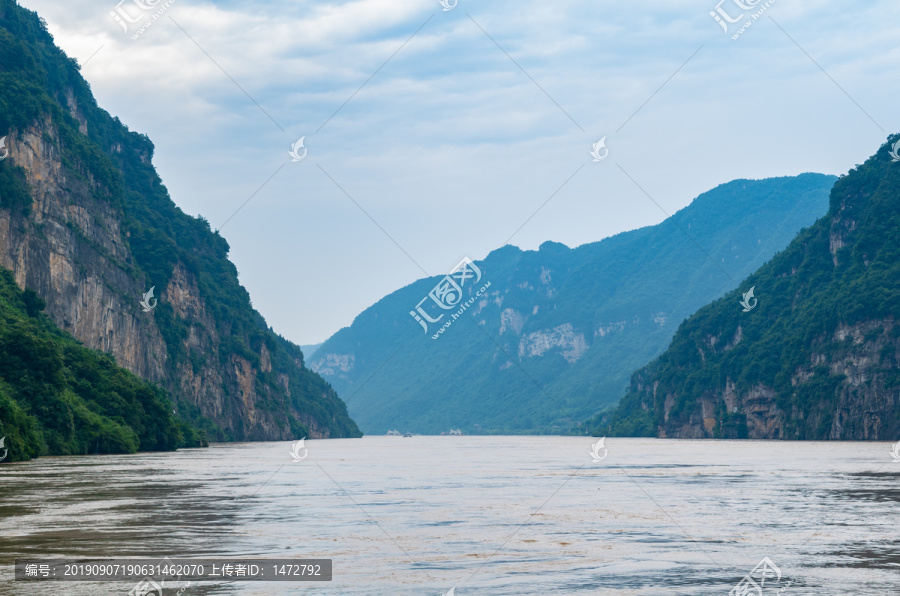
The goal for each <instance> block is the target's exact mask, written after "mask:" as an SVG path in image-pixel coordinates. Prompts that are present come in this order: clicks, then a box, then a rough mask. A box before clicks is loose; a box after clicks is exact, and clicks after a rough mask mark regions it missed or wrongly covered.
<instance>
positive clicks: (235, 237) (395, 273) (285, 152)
mask: <svg viewBox="0 0 900 596" xmlns="http://www.w3.org/2000/svg"><path fill="white" fill-rule="evenodd" d="M444 2H445V5H443V6H442V4H441V3H440V2H439V0H351V1H336V2H322V1H319V0H290V1H288V0H271V1H261V2H255V1H243V2H230V1H225V2H202V1H201V2H198V1H192V0H123V1H122V2H118V0H109V1H106V0H103V1H101V2H97V1H96V0H91V1H90V2H88V0H70V1H68V2H60V1H59V0H20V3H21V4H22V5H23V6H26V7H27V8H30V9H32V10H35V11H37V12H38V14H39V15H40V16H42V17H43V18H44V19H45V20H46V21H47V24H48V28H49V30H50V32H51V33H52V34H53V36H54V38H55V40H56V43H57V44H58V45H59V46H60V47H61V48H62V49H63V50H65V51H66V53H67V54H68V55H69V56H71V57H73V58H75V59H76V60H78V62H79V63H80V64H81V65H82V74H83V76H84V77H85V78H86V79H87V81H88V82H89V83H90V85H91V88H92V90H93V93H94V96H95V97H96V99H97V101H98V103H99V104H100V106H101V107H103V108H105V109H106V110H108V111H109V112H110V113H111V114H113V115H115V116H118V117H119V118H120V119H121V120H122V122H124V123H125V124H126V125H127V126H128V127H129V128H131V129H132V130H135V131H138V132H142V133H145V134H147V135H148V136H149V137H150V139H151V140H152V141H153V142H154V144H155V146H156V151H155V155H154V159H153V162H154V165H155V166H156V168H157V170H158V171H159V174H160V176H161V177H162V179H163V182H164V184H165V185H166V187H167V188H168V190H169V193H170V195H171V196H172V199H173V200H174V201H175V203H176V204H178V205H179V207H181V208H182V209H183V210H184V211H185V212H187V213H189V214H191V215H201V216H203V217H205V218H206V219H207V220H209V222H210V224H211V225H212V227H213V228H214V229H220V230H221V234H222V235H223V236H224V237H225V238H226V239H227V240H228V242H229V244H230V246H231V253H230V257H231V260H232V261H233V262H234V263H235V265H236V266H237V268H238V271H239V275H240V280H241V283H243V284H244V286H245V287H246V288H247V289H248V291H249V292H250V295H251V297H252V300H253V304H254V306H255V307H256V308H257V309H258V310H259V311H260V312H261V313H262V314H263V315H264V316H265V317H266V319H267V321H268V322H269V324H270V325H271V326H272V327H273V328H274V329H275V330H276V331H277V332H279V333H281V334H282V335H284V336H285V337H287V338H288V339H291V340H293V341H295V342H297V343H300V344H313V343H318V342H321V341H323V340H325V339H327V338H328V337H329V336H331V335H332V334H333V333H334V332H336V331H337V330H338V329H340V328H342V327H345V326H348V325H349V324H350V323H351V322H352V321H353V319H354V318H355V317H356V315H358V314H359V313H360V312H362V311H363V310H364V309H365V308H367V307H368V306H370V305H372V304H374V303H375V302H376V301H378V300H379V299H381V298H382V297H384V296H385V295H387V294H389V293H391V292H393V291H394V290H396V289H398V288H400V287H403V286H405V285H407V284H409V283H412V282H413V281H415V280H416V279H419V278H422V277H425V276H426V275H443V274H446V273H448V272H449V271H450V270H451V269H452V268H453V266H454V265H456V264H457V263H458V262H459V261H460V260H461V259H462V258H463V257H469V258H471V259H475V260H477V259H482V258H484V257H485V256H487V254H488V253H490V252H491V251H492V250H495V249H497V248H499V247H501V246H503V245H505V244H514V245H516V246H519V247H520V248H522V249H525V250H534V249H537V248H538V246H540V244H542V243H543V242H545V241H548V240H552V241H555V242H562V243H564V244H566V245H568V246H570V247H575V246H578V245H580V244H584V243H587V242H595V241H598V240H600V239H602V238H604V237H607V236H610V235H613V234H616V233H619V232H622V231H625V230H630V229H634V228H638V227H642V226H646V225H653V224H656V223H659V222H660V221H662V220H663V219H664V218H665V217H666V216H667V214H672V213H674V212H675V211H677V210H678V209H680V208H682V207H684V206H686V205H687V204H688V203H690V201H691V200H692V199H693V198H694V197H696V196H697V195H698V194H700V193H702V192H705V191H706V190H709V189H711V188H714V187H715V186H717V185H719V184H722V183H725V182H728V181H730V180H734V179H737V178H750V179H758V178H766V177H772V176H787V175H796V174H800V173H803V172H821V173H826V174H838V175H839V174H842V173H845V172H847V170H849V169H850V168H852V167H853V166H854V165H856V164H858V163H862V162H863V161H864V160H865V159H866V158H867V157H868V156H869V155H871V154H872V153H874V151H875V150H876V149H877V148H878V146H879V145H880V144H881V143H883V142H884V140H885V139H886V137H887V135H888V134H891V133H893V132H897V131H900V114H898V110H897V98H898V97H900V77H897V76H896V73H897V72H900V44H898V43H897V42H898V35H897V34H898V28H897V26H896V23H898V22H900V4H898V3H897V2H890V1H888V0H877V1H872V2H863V3H859V2H858V3H853V4H848V3H846V2H834V1H824V0H821V1H820V0H793V1H789V0H774V1H773V0H723V1H722V2H718V0H668V1H665V2H663V1H654V0H645V1H640V2H613V1H609V0H553V2H539V1H537V0H517V1H512V0H491V1H488V0H444ZM444 8H447V9H446V10H445V9H444ZM717 9H718V11H717ZM711 12H713V13H715V14H716V15H718V16H719V19H720V20H721V21H722V22H723V23H724V24H725V25H727V31H725V30H723V25H722V24H720V23H719V22H717V20H716V19H715V18H714V17H713V16H712V15H711V14H710V13H711ZM114 14H115V15H118V17H119V20H120V21H121V22H122V23H124V25H122V24H121V23H120V22H117V20H116V18H114V16H112V15H114ZM154 15H157V18H156V19H155V20H154V19H153V16H154ZM723 15H724V16H723ZM741 15H743V17H742V18H739V17H741ZM754 15H757V18H756V19H754V18H753V16H754ZM128 19H131V20H134V21H138V22H135V23H129V22H127V20H128ZM139 19H140V20H139ZM726 19H731V20H734V21H735V22H734V23H728V22H727V20H726ZM147 21H149V22H150V23H151V24H150V26H149V27H147V28H146V29H141V28H140V25H141V24H142V23H143V22H147ZM746 22H750V23H751V25H750V26H749V27H745V28H744V29H743V30H742V29H741V27H740V26H741V25H742V24H744V23H746ZM301 137H302V138H303V147H302V148H300V147H299V146H298V147H297V151H296V156H297V157H303V159H300V160H298V161H294V158H292V157H291V155H290V154H289V151H291V149H292V147H293V146H294V144H295V143H296V142H297V141H298V140H299V139H300V138H301ZM604 138H605V139H604ZM601 139H604V144H605V147H602V148H598V150H597V153H596V155H597V156H598V157H602V159H600V160H599V161H595V158H594V157H593V156H592V155H591V153H590V152H591V150H592V148H593V146H594V144H595V143H597V142H598V141H600V140H601ZM748 216H752V214H748Z"/></svg>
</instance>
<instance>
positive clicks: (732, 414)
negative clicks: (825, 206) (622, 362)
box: [596, 136, 900, 440]
mask: <svg viewBox="0 0 900 596" xmlns="http://www.w3.org/2000/svg"><path fill="white" fill-rule="evenodd" d="M898 138H900V137H897V136H894V137H892V138H891V139H890V141H891V142H895V141H897V139H898ZM889 149H890V145H889V144H887V145H884V146H882V147H881V148H880V149H879V150H878V152H877V153H876V154H875V155H873V156H872V157H871V158H869V159H868V160H867V161H866V162H865V163H864V164H863V165H861V166H858V167H857V168H854V169H852V170H851V171H850V172H849V173H848V174H847V175H846V176H842V177H841V178H840V179H839V180H838V181H837V182H836V183H835V185H834V188H833V189H832V191H831V198H830V209H829V211H828V214H827V215H826V216H825V217H823V218H822V219H820V220H819V221H817V222H816V223H815V224H814V225H813V226H811V227H810V228H808V229H806V230H803V231H802V232H801V233H800V234H799V235H798V236H797V237H796V238H795V239H794V241H793V242H792V243H791V244H790V245H789V246H788V247H787V248H786V249H785V250H784V251H783V252H781V253H779V254H778V255H776V256H775V257H774V258H773V259H772V260H771V261H769V262H768V263H766V264H765V265H764V266H762V267H761V268H760V269H759V270H758V271H756V272H755V273H753V274H752V275H750V277H748V278H747V279H746V280H745V281H744V282H743V283H742V284H741V286H740V287H739V288H738V289H737V290H735V291H733V292H730V293H728V294H726V295H725V296H724V297H723V298H721V299H719V300H716V301H715V302H713V303H712V304H709V305H707V306H705V307H703V308H701V309H700V310H699V311H698V312H697V313H696V314H695V315H694V316H692V317H691V318H690V319H688V320H687V321H685V322H684V323H683V324H682V325H681V326H680V327H679V329H678V331H677V333H676V334H675V337H674V339H673V340H672V343H671V345H670V346H669V348H668V350H667V351H666V352H665V353H663V354H662V355H661V356H660V357H659V358H657V359H656V360H654V361H653V362H652V363H650V364H649V365H647V366H646V367H644V368H642V369H640V370H638V371H637V372H635V373H634V375H633V377H632V381H631V386H630V389H629V391H628V393H627V395H626V396H625V397H624V398H623V400H622V402H621V404H620V406H619V408H618V410H617V411H615V412H614V413H613V414H611V415H610V416H607V417H604V418H601V419H598V420H597V421H596V423H597V429H598V430H597V432H599V433H600V434H610V435H618V436H656V435H658V434H662V435H665V436H669V437H673V436H695V437H702V436H714V437H723V438H740V437H750V438H754V437H757V438H790V439H837V438H842V439H876V438H877V439H882V440H883V439H896V438H897V436H900V163H897V162H894V161H892V160H891V158H890V156H889V154H888V150H889ZM751 287H755V295H756V297H757V299H758V300H759V302H758V305H757V306H756V308H754V309H753V310H751V311H750V312H743V309H742V308H741V306H740V305H739V301H740V300H741V294H742V292H746V291H748V290H749V289H750V288H751ZM704 418H705V419H707V424H706V426H707V427H708V428H704V427H703V426H704V425H703V422H704Z"/></svg>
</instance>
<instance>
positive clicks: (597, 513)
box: [0, 436, 900, 596]
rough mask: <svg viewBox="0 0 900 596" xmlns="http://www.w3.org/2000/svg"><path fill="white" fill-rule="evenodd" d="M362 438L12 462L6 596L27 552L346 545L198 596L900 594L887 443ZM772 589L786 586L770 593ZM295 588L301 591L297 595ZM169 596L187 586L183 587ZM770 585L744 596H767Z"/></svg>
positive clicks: (4, 547) (65, 589)
mask: <svg viewBox="0 0 900 596" xmlns="http://www.w3.org/2000/svg"><path fill="white" fill-rule="evenodd" d="M594 442H596V439H590V438H586V437H585V438H573V437H451V436H446V437H413V438H402V437H366V438H363V439H347V440H333V441H310V440H307V442H306V445H305V447H306V448H308V449H309V455H308V457H307V458H306V459H305V460H304V461H302V462H298V463H293V462H292V457H291V453H290V451H291V449H290V448H291V444H290V443H287V442H282V443H241V444H220V445H214V446H212V447H210V448H209V449H185V450H181V451H178V452H176V453H141V454H138V455H123V456H86V457H46V458H40V459H38V460H36V461H33V462H25V463H17V464H5V465H2V466H0V494H2V499H0V541H2V544H0V593H3V594H62V593H65V594H76V595H80V594H85V595H87V594H91V595H94V594H127V593H128V591H129V590H130V589H131V587H132V586H133V583H132V584H128V583H107V584H96V583H93V584H92V583H83V582H79V583H66V584H60V583H56V582H54V583H41V584H28V585H27V586H25V585H23V584H22V583H21V582H20V583H18V584H16V583H14V582H13V581H12V563H13V560H14V559H15V558H16V557H41V556H57V557H70V558H76V557H150V556H153V557H162V556H166V555H168V556H170V557H176V556H177V557H188V556H191V557H215V556H216V555H228V556H230V557H271V558H274V557H279V558H287V557H298V558H313V557H315V558H331V559H334V581H332V582H330V583H329V584H325V585H323V584H284V583H249V582H247V583H218V584H214V583H204V584H202V585H195V586H191V587H190V588H188V589H187V590H186V591H185V592H184V594H185V595H192V594H198V595H199V594H242V595H244V594H246V595H250V594H254V595H255V594H259V595H263V594H288V593H290V594H294V593H297V592H298V591H302V592H303V593H321V594H421V595H424V594H434V595H437V594H443V593H445V592H446V591H447V590H449V589H450V588H451V587H454V586H455V587H456V594H457V596H465V595H466V594H500V595H503V594H510V595H512V594H516V595H518V594H598V593H601V594H621V595H626V594H627V595H634V594H640V595H650V594H653V595H658V594H667V595H668V594H672V595H675V594H684V595H692V596H693V595H698V594H717V595H722V594H727V593H728V592H729V591H730V590H731V589H732V587H733V586H735V585H736V584H737V583H738V582H739V581H740V580H741V578H743V577H744V576H745V575H746V574H747V573H749V572H750V570H751V569H753V568H754V566H755V565H756V564H757V563H759V562H760V561H761V560H762V559H763V557H769V559H771V560H772V561H773V562H774V563H775V564H776V565H777V566H778V567H779V569H780V570H781V572H782V573H783V576H784V577H783V581H782V582H780V583H778V584H771V580H770V583H769V584H767V585H766V590H765V593H766V594H776V593H778V589H777V588H779V587H783V586H785V585H786V583H787V581H791V582H792V583H791V586H790V587H789V588H787V590H785V591H784V592H783V593H784V594H785V596H789V595H790V594H797V595H800V594H872V595H876V594H877V595H884V594H896V593H900V575H898V570H900V555H898V551H897V548H896V544H897V543H898V542H900V524H898V523H897V521H898V513H897V503H898V500H900V487H898V484H897V480H898V477H900V463H894V462H892V460H891V458H890V455H889V451H890V446H889V445H887V444H885V443H845V442H841V443H837V442H832V443H795V442H790V443H789V442H761V441H674V440H654V439H607V440H606V447H607V448H608V450H609V455H608V457H606V459H604V460H603V461H601V462H599V463H593V462H592V459H593V458H592V457H591V454H590V451H591V444H592V443H594ZM770 584H771V586H770ZM298 588H302V589H301V590H298ZM172 593H174V591H172ZM755 593H756V592H755V591H751V592H749V594H755Z"/></svg>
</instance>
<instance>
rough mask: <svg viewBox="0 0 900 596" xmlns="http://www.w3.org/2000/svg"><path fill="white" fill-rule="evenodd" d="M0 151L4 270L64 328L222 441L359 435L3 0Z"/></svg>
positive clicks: (194, 222) (216, 239)
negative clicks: (0, 154) (155, 387)
mask: <svg viewBox="0 0 900 596" xmlns="http://www.w3.org/2000/svg"><path fill="white" fill-rule="evenodd" d="M0 137H5V145H6V147H5V149H4V152H5V151H6V150H8V156H7V155H5V156H4V157H5V159H3V160H0V266H2V267H4V268H6V269H9V270H10V271H12V272H13V276H14V279H15V281H16V282H17V283H18V285H19V286H20V287H22V288H29V289H31V290H33V291H34V292H35V293H36V294H37V295H38V296H39V297H40V298H41V299H43V301H44V302H45V303H46V314H47V316H49V318H50V319H51V320H52V321H53V322H54V323H55V324H56V325H57V326H58V327H59V328H61V329H63V330H65V331H66V332H68V333H70V334H71V335H72V336H74V337H75V338H76V339H78V340H79V341H81V342H82V343H83V344H84V345H85V346H86V347H88V348H91V349H95V350H100V351H103V352H106V353H108V354H111V355H112V356H113V357H114V358H115V360H116V362H117V363H118V364H119V365H121V366H123V367H124V368H126V369H128V370H129V371H131V372H132V373H134V374H135V375H137V376H139V377H141V378H143V379H145V380H148V381H150V382H151V383H154V384H159V385H161V386H162V387H164V388H165V390H166V392H167V393H168V396H169V398H170V399H171V404H172V406H173V408H172V409H174V410H176V411H177V414H178V417H179V418H180V419H181V420H182V421H186V422H187V423H189V424H190V425H191V426H193V427H199V428H201V429H203V430H205V431H206V432H207V435H208V437H209V439H210V440H285V439H294V438H296V439H299V438H300V437H303V436H307V437H316V438H321V437H350V436H359V435H360V433H359V429H358V428H357V427H356V424H355V423H354V422H353V421H352V420H351V419H350V417H349V416H348V414H347V410H346V406H345V405H344V403H343V402H342V401H341V400H340V399H339V397H338V396H337V394H336V393H335V391H334V390H333V389H332V388H331V387H330V386H329V385H328V384H327V383H326V382H325V381H324V380H323V379H322V378H321V377H319V376H318V375H317V374H315V373H314V372H312V371H311V370H309V369H308V368H306V366H305V364H304V358H303V354H302V352H301V350H300V348H299V347H297V346H296V345H294V344H292V343H290V342H288V341H287V340H285V339H284V338H282V337H280V336H278V335H277V334H275V333H274V332H273V331H272V330H271V329H269V327H268V325H267V324H266V322H265V320H264V319H263V317H262V316H261V315H260V314H259V313H258V312H257V311H256V310H254V309H253V307H252V305H251V303H250V296H249V295H248V293H247V291H246V290H245V289H244V288H243V287H242V286H241V285H240V282H239V281H238V276H237V270H236V268H235V267H234V265H233V264H232V263H231V262H230V261H229V260H228V250H229V247H228V243H227V242H226V241H225V239H224V238H222V237H221V236H220V235H219V234H218V233H217V232H213V231H212V230H211V229H210V226H209V224H208V223H207V222H206V221H205V220H204V219H202V218H195V217H191V216H189V215H187V214H185V213H184V212H182V211H181V210H180V209H179V208H178V207H177V206H176V205H175V203H174V202H173V201H172V200H171V198H170V197H169V195H168V192H167V191H166V188H165V186H163V183H162V180H160V178H159V176H158V175H157V172H156V170H155V169H154V167H153V165H152V160H153V151H154V147H153V144H152V143H151V142H150V140H149V139H148V138H147V137H146V136H145V135H142V134H138V133H135V132H132V131H129V130H128V129H127V127H125V126H124V125H123V124H122V123H121V122H120V121H119V120H118V118H114V117H112V116H110V115H109V114H108V113H107V112H106V111H104V110H103V109H101V108H100V107H99V106H98V105H97V103H96V101H95V99H94V97H93V95H92V94H91V90H90V87H89V85H88V84H87V82H86V81H85V80H84V79H83V78H82V76H81V74H80V73H79V67H78V64H77V62H76V61H75V60H73V59H71V58H69V57H68V56H66V55H65V53H64V52H63V51H62V50H60V49H59V48H57V47H56V46H55V45H54V43H53V38H52V36H51V35H50V34H49V33H48V32H47V29H46V24H45V23H44V22H43V21H42V20H41V19H40V18H39V17H38V15H37V14H36V13H34V12H32V11H29V10H27V9H25V8H22V7H20V6H18V5H17V4H16V3H15V2H13V1H12V0H0ZM151 288H154V299H153V300H152V301H150V302H148V303H147V305H148V306H150V307H151V308H142V307H141V305H140V300H141V297H142V296H143V295H144V294H145V293H146V292H147V291H148V290H150V289H151ZM157 301H158V302H157ZM300 314H301V316H302V315H304V314H308V315H309V316H312V313H300ZM2 349H3V347H2V346H0V350H2ZM110 399H112V397H110ZM95 405H96V408H94V409H95V410H96V412H102V411H104V409H105V408H106V406H107V405H109V404H105V403H97V404H95ZM88 406H90V407H93V406H92V405H91V404H90V403H88ZM23 407H24V406H23ZM0 416H2V412H0ZM145 422H146V421H145ZM0 423H2V419H0ZM0 436H2V435H0ZM174 443H175V442H174V441H170V442H168V443H167V444H174ZM80 444H81V443H78V442H77V441H76V442H73V443H72V445H80ZM129 444H130V443H129ZM142 444H144V443H142ZM73 449H76V447H73Z"/></svg>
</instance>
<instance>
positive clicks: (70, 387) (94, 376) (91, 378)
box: [0, 268, 204, 461]
mask: <svg viewBox="0 0 900 596" xmlns="http://www.w3.org/2000/svg"><path fill="white" fill-rule="evenodd" d="M43 308H44V303H43V300H41V299H40V298H39V297H38V296H37V295H36V294H35V293H34V292H33V291H31V290H25V291H24V292H23V291H21V290H19V287H18V286H17V285H16V282H15V280H14V279H13V276H12V273H11V272H10V271H8V270H6V269H2V268H0V346H2V348H0V437H6V441H5V447H6V448H7V449H8V450H9V454H8V456H7V458H6V461H20V460H25V459H30V458H32V457H37V456H39V455H77V454H86V453H133V452H135V451H137V450H143V451H162V450H170V449H175V448H177V447H181V446H198V445H200V444H202V443H203V442H204V439H203V437H202V435H198V434H196V433H195V432H194V431H193V430H191V428H190V427H188V426H187V425H186V424H184V423H183V422H181V421H179V420H178V419H176V418H175V416H174V415H173V414H172V405H171V404H170V403H169V399H168V397H167V396H166V394H165V392H164V391H163V390H162V389H160V388H159V387H155V386H153V385H151V384H150V383H147V382H146V381H144V380H142V379H140V378H138V377H136V376H135V375H133V374H131V373H130V372H128V371H127V370H125V369H123V368H120V367H119V366H117V365H116V363H115V361H114V360H113V359H112V358H111V357H109V356H107V355H106V354H102V353H100V352H97V351H95V350H90V349H88V348H85V347H84V346H82V345H80V344H79V343H78V342H77V341H75V340H74V339H73V338H72V337H71V336H69V335H68V334H67V333H65V332H63V331H60V330H59V329H57V328H56V326H55V325H54V324H53V322H52V321H50V319H48V318H47V316H46V315H45V314H44V313H43V312H42V311H43Z"/></svg>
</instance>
